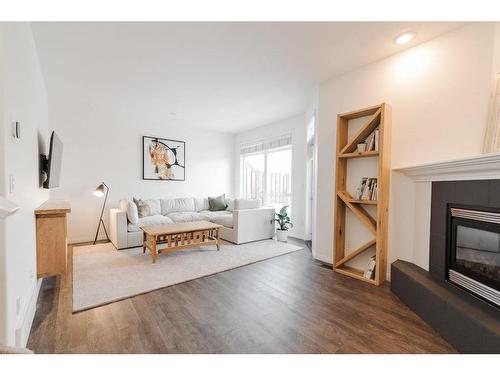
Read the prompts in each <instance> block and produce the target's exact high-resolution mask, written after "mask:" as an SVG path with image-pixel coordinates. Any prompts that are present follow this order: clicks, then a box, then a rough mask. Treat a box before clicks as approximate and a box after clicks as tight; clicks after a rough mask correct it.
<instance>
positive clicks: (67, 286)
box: [28, 247, 455, 353]
mask: <svg viewBox="0 0 500 375" xmlns="http://www.w3.org/2000/svg"><path fill="white" fill-rule="evenodd" d="M72 251H73V250H72V248H71V247H70V249H69V251H68V265H69V267H68V273H67V275H66V276H63V277H60V278H57V279H56V278H52V279H46V280H44V282H43V284H42V289H41V292H40V296H39V300H38V310H37V313H36V316H35V321H34V323H33V328H32V330H31V335H30V338H29V342H28V347H29V348H30V349H32V350H34V351H35V352H36V353H454V352H455V351H454V349H453V348H452V347H451V346H450V345H449V344H447V343H446V342H445V341H444V340H443V339H442V338H441V337H440V336H438V334H437V333H436V332H434V331H433V330H432V329H431V328H430V327H429V326H428V325H427V324H426V323H424V322H423V321H422V320H421V319H420V318H419V317H418V316H417V315H415V314H414V313H413V312H412V311H411V310H409V309H408V308H407V307H406V306H405V305H404V304H403V303H402V302H401V301H399V300H398V299H397V297H395V296H394V295H393V294H392V293H391V292H390V290H389V287H388V286H387V285H384V286H382V287H379V288H377V287H375V286H372V285H368V284H365V283H363V282H360V281H357V280H354V279H351V278H349V277H346V276H343V275H340V274H336V273H334V272H332V271H331V270H330V269H327V268H326V267H324V266H321V265H319V264H318V263H317V262H315V261H314V260H313V259H312V257H311V253H310V251H309V250H308V249H304V250H300V251H297V252H295V253H291V254H287V255H284V256H280V257H277V258H273V259H269V260H265V261H262V262H259V263H255V264H251V265H248V266H244V267H241V268H237V269H234V270H230V271H226V272H223V273H219V274H217V275H213V276H208V277H204V278H201V279H197V280H194V281H189V282H186V283H183V284H179V285H175V286H172V287H167V288H163V289H160V290H157V291H154V292H151V293H147V294H143V295H139V296H136V297H133V298H129V299H126V300H123V301H119V302H115V303H112V304H109V305H106V306H102V307H97V308H94V309H91V310H87V311H83V312H80V313H76V314H72V309H71V304H72V279H71V276H72Z"/></svg>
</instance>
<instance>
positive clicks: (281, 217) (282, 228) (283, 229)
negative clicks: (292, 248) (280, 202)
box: [272, 206, 293, 242]
mask: <svg viewBox="0 0 500 375" xmlns="http://www.w3.org/2000/svg"><path fill="white" fill-rule="evenodd" d="M287 208H288V206H283V207H282V208H281V210H280V212H279V213H275V215H276V217H277V218H275V219H273V220H272V221H276V222H277V223H278V225H279V228H276V239H277V240H278V241H282V242H286V240H287V237H288V233H287V232H288V229H289V228H291V227H293V224H292V223H291V222H290V216H288V213H287V212H286V209H287Z"/></svg>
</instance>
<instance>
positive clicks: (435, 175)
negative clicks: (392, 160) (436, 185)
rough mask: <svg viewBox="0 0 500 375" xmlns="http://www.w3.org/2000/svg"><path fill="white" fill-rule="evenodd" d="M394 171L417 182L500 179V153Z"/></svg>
mask: <svg viewBox="0 0 500 375" xmlns="http://www.w3.org/2000/svg"><path fill="white" fill-rule="evenodd" d="M393 171H396V172H400V173H403V174H404V175H407V176H408V177H410V178H411V179H413V181H415V182H428V181H457V180H490V179H500V153H497V152H496V153H491V154H482V155H477V156H471V157H467V158H463V159H455V160H449V161H442V162H436V163H428V164H421V165H415V166H409V167H403V168H394V169H393Z"/></svg>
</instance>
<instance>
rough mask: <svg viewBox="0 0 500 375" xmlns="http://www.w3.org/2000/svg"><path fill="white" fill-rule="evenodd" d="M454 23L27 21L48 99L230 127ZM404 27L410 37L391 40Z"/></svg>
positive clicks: (287, 109)
mask: <svg viewBox="0 0 500 375" xmlns="http://www.w3.org/2000/svg"><path fill="white" fill-rule="evenodd" d="M458 26H460V23H445V22H409V23H403V22H398V23H394V22H391V23H389V22H378V23H373V22H358V23H356V22H348V23H346V22H344V23H342V22H318V23H311V22H302V23H300V22H292V23H290V22H285V23H172V22H165V23H97V22H89V23H55V22H54V23H52V22H46V23H33V24H32V29H33V34H34V37H35V42H36V44H37V48H38V54H39V58H40V61H41V65H42V71H43V74H44V77H45V81H46V84H47V90H48V95H49V101H50V103H51V105H52V104H54V105H56V104H57V103H56V99H55V98H58V97H65V96H67V95H68V94H69V93H70V92H71V93H72V95H74V94H73V93H74V89H72V88H74V87H78V92H79V94H80V95H85V96H86V97H88V98H94V100H104V99H106V102H107V103H115V105H116V106H121V107H125V108H133V110H135V111H149V112H154V113H155V114H157V115H158V116H160V118H164V119H165V118H167V119H168V118H169V117H170V118H174V117H175V121H176V122H180V123H182V124H186V125H188V126H193V127H198V128H205V129H213V130H218V131H223V132H231V133H237V132H240V131H243V130H246V129H249V128H252V127H255V126H259V125H263V124H266V123H270V122H273V121H276V120H280V119H283V118H286V117H290V116H293V115H296V114H299V113H302V112H304V110H305V108H306V106H307V104H308V103H309V102H310V100H311V97H312V94H313V90H314V87H315V85H316V84H317V83H319V82H321V81H323V80H325V79H327V78H329V77H332V76H335V75H339V74H342V73H344V72H347V71H349V70H352V69H354V68H356V67H359V66H362V65H365V64H368V63H371V62H373V61H376V60H379V59H381V58H383V57H386V56H389V55H391V54H394V53H396V52H398V51H401V50H402V49H404V48H408V47H410V46H412V45H415V44H418V43H421V42H423V41H426V40H429V39H431V38H434V37H436V36H438V35H440V34H442V33H444V32H447V31H449V30H452V29H454V28H456V27H458ZM405 30H414V31H416V32H417V37H416V38H415V40H414V41H412V42H411V43H409V45H404V46H399V45H396V44H395V43H394V42H393V38H394V37H395V36H396V35H398V34H399V33H400V32H402V31H405ZM70 90H71V91H70ZM75 100H77V98H75Z"/></svg>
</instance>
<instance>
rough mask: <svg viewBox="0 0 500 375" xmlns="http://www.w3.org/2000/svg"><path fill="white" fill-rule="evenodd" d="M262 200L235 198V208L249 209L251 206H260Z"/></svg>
mask: <svg viewBox="0 0 500 375" xmlns="http://www.w3.org/2000/svg"><path fill="white" fill-rule="evenodd" d="M259 207H260V200H259V199H243V198H240V199H235V200H234V209H235V210H247V209H251V208H259Z"/></svg>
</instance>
